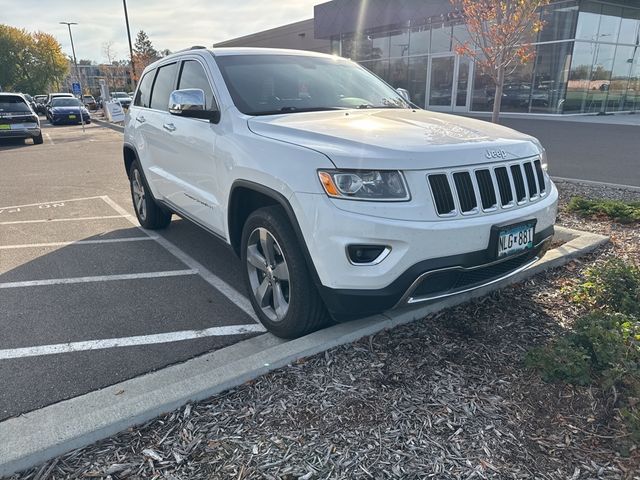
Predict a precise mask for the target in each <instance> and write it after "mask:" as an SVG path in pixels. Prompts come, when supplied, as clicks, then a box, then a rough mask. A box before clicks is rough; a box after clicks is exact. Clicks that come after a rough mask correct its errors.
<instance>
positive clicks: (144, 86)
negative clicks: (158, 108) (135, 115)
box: [133, 70, 156, 108]
mask: <svg viewBox="0 0 640 480" xmlns="http://www.w3.org/2000/svg"><path fill="white" fill-rule="evenodd" d="M155 74H156V71H155V70H151V71H149V72H147V73H145V74H144V76H143V77H142V80H141V81H140V85H139V86H138V93H136V100H135V102H134V103H133V104H134V105H136V106H137V107H145V108H149V100H151V85H153V77H154V75H155Z"/></svg>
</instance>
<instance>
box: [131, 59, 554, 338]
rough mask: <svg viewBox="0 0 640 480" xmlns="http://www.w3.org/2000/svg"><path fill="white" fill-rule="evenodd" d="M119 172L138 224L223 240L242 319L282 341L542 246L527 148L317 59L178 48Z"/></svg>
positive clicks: (153, 81)
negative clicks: (245, 308) (235, 263)
mask: <svg viewBox="0 0 640 480" xmlns="http://www.w3.org/2000/svg"><path fill="white" fill-rule="evenodd" d="M168 146H170V148H168ZM123 163H124V167H125V169H126V171H127V173H128V175H129V182H130V188H131V195H132V200H133V206H134V209H135V212H136V215H137V218H138V221H139V222H140V224H141V225H142V226H143V227H145V228H150V229H160V228H165V227H167V226H168V225H169V223H170V221H171V216H172V214H173V213H177V214H178V215H180V216H181V217H183V218H187V219H190V220H192V221H193V222H194V223H196V224H197V225H199V226H201V227H203V228H204V229H206V230H207V231H209V232H211V233H213V234H214V235H216V236H217V237H219V238H221V239H223V241H225V242H226V243H228V244H229V245H230V246H231V248H232V249H233V250H234V251H235V252H236V253H237V254H238V256H239V257H240V258H241V261H242V264H241V265H242V266H241V273H242V276H243V279H244V284H245V287H246V291H247V293H248V294H249V298H250V301H251V303H252V305H253V308H254V310H255V312H256V314H257V316H258V318H259V319H260V321H261V322H262V323H263V324H264V325H265V327H266V328H267V329H268V330H269V331H271V332H272V333H274V334H276V335H278V336H282V337H287V338H291V337H297V336H300V335H304V334H306V333H309V332H311V331H313V330H316V329H318V328H321V327H322V326H323V325H327V324H328V323H329V322H330V320H331V317H333V319H335V320H345V319H349V318H357V317H363V316H366V315H372V314H375V313H380V312H384V311H386V310H389V309H392V308H401V307H407V306H411V305H417V304H420V303H428V302H433V301H436V300H439V299H443V298H447V297H449V296H452V295H457V294H461V293H463V292H468V291H471V290H474V289H477V288H480V287H483V286H487V285H491V284H493V283H495V282H498V281H500V280H504V279H506V278H508V277H511V276H513V275H515V274H517V273H518V272H521V271H523V270H524V269H526V268H528V267H529V266H530V265H532V264H534V263H535V262H536V261H537V260H538V259H539V258H540V257H542V255H544V253H545V252H546V251H547V249H548V248H549V246H550V245H551V241H552V238H553V234H554V223H555V219H556V211H557V202H558V191H557V189H556V187H555V186H554V184H553V182H552V181H551V179H550V178H549V175H548V174H547V173H546V169H547V158H546V153H545V150H544V148H543V147H542V145H541V144H540V142H539V141H538V140H536V139H535V138H533V137H531V136H529V135H526V134H523V133H520V132H517V131H514V130H511V129H508V128H506V127H503V126H500V125H494V124H491V123H487V122H482V121H479V120H475V119H471V118H465V117H460V116H455V115H446V114H443V113H437V112H429V111H425V110H421V109H419V108H415V107H414V106H412V105H411V104H410V103H409V102H408V101H407V100H406V99H405V98H403V97H402V96H401V95H400V94H399V93H398V92H397V91H396V90H394V89H393V88H391V87H389V86H388V85H387V84H386V83H385V82H383V81H382V80H381V79H380V78H378V77H377V76H375V75H374V74H372V73H371V72H369V71H368V70H366V69H365V68H363V67H361V66H359V65H358V64H356V63H354V62H351V61H349V60H346V59H342V58H337V57H334V56H329V55H324V54H319V53H311V52H296V51H292V50H276V49H259V48H256V49H244V48H243V49H234V48H219V49H215V48H214V49H212V50H206V49H191V50H188V51H183V52H180V53H177V54H173V55H169V56H167V57H165V58H163V59H161V60H159V61H157V62H155V63H153V64H151V65H150V66H148V67H147V68H146V69H145V70H144V72H143V75H142V78H141V80H140V83H139V85H138V90H137V92H136V96H135V102H134V105H133V106H132V107H131V110H130V112H129V115H127V117H126V120H125V129H124V162H123Z"/></svg>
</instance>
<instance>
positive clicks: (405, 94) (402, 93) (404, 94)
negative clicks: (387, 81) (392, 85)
mask: <svg viewBox="0 0 640 480" xmlns="http://www.w3.org/2000/svg"><path fill="white" fill-rule="evenodd" d="M396 92H398V93H399V94H400V96H401V97H402V98H404V99H405V100H406V101H407V102H410V101H411V95H409V90H407V89H406V88H396Z"/></svg>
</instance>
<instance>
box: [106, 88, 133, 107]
mask: <svg viewBox="0 0 640 480" xmlns="http://www.w3.org/2000/svg"><path fill="white" fill-rule="evenodd" d="M111 99H112V100H116V101H118V102H120V105H122V108H125V109H128V108H129V107H130V106H131V102H132V98H131V97H130V96H129V95H128V94H127V93H126V92H112V93H111Z"/></svg>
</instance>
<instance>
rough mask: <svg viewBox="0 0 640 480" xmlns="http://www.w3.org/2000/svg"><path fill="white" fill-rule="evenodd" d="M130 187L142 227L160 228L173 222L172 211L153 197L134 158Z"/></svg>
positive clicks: (130, 173)
mask: <svg viewBox="0 0 640 480" xmlns="http://www.w3.org/2000/svg"><path fill="white" fill-rule="evenodd" d="M129 187H130V188H131V200H132V202H133V209H134V210H135V212H136V217H138V222H140V225H142V227H144V228H148V229H150V230H160V229H162V228H166V227H167V226H168V225H169V223H171V212H168V211H166V210H165V209H164V208H162V207H161V206H160V205H158V203H157V202H156V200H155V198H153V195H152V194H151V190H149V186H148V185H147V182H146V180H145V178H144V174H143V173H142V168H141V167H140V163H138V160H134V161H133V163H132V164H131V168H130V169H129Z"/></svg>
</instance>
